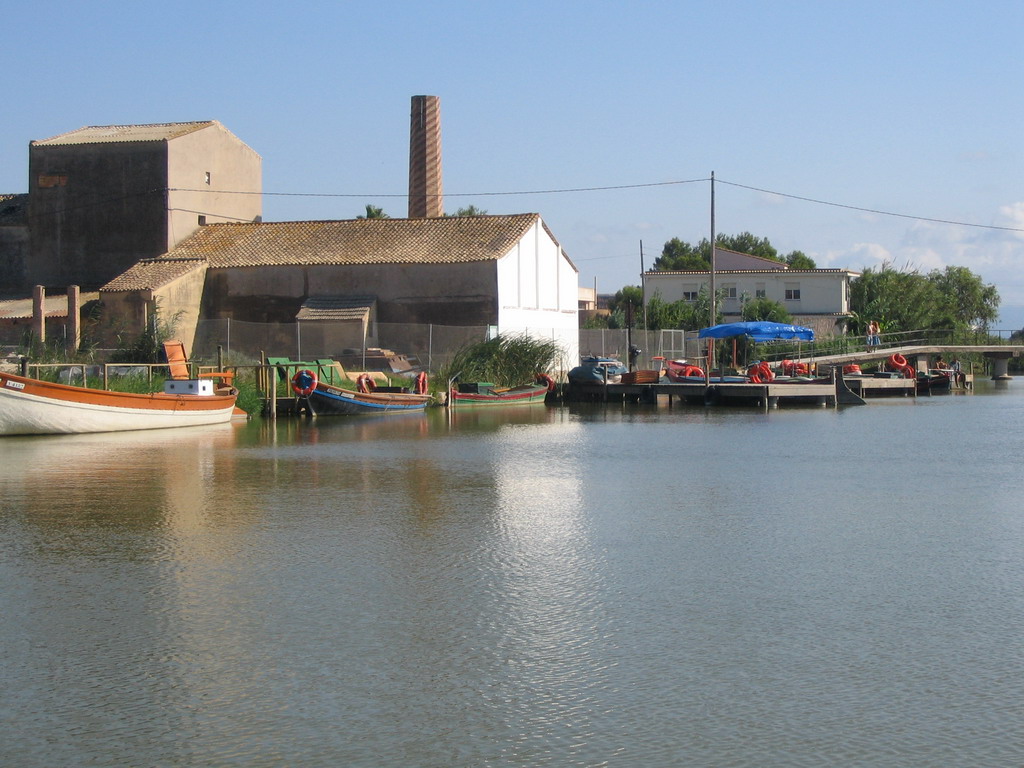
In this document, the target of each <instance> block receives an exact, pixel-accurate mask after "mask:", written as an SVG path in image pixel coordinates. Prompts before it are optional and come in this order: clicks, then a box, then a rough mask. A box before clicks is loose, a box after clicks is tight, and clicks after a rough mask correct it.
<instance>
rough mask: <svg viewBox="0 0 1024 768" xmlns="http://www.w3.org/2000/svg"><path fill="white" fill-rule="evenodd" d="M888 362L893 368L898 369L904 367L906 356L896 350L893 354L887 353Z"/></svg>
mask: <svg viewBox="0 0 1024 768" xmlns="http://www.w3.org/2000/svg"><path fill="white" fill-rule="evenodd" d="M889 363H890V365H892V367H893V368H895V369H896V370H897V371H898V370H900V369H902V368H905V367H906V365H907V358H905V357H904V356H903V355H901V354H900V353H899V352H896V353H895V354H892V355H889Z"/></svg>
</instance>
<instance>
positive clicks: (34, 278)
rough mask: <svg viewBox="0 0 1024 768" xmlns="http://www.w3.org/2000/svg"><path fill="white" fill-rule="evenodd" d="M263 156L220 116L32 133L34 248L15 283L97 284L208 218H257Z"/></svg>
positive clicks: (31, 233) (86, 286)
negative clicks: (49, 135)
mask: <svg viewBox="0 0 1024 768" xmlns="http://www.w3.org/2000/svg"><path fill="white" fill-rule="evenodd" d="M261 162H262V161H261V159H260V156H259V155H257V154H256V153H255V152H254V151H253V150H252V149H250V148H249V147H248V146H247V145H246V144H244V143H243V142H242V141H240V140H239V139H238V138H237V137H235V136H234V135H233V134H232V133H231V132H230V131H228V130H227V129H226V128H225V127H224V126H223V125H221V124H220V123H219V122H217V121H216V120H208V121H202V122H187V123H161V124H157V125H107V126H91V127H86V128H79V129H78V130H75V131H71V132H69V133H62V134H60V135H59V136H54V137H52V138H49V139H43V140H41V141H33V142H31V144H30V145H29V193H28V197H29V206H28V219H29V256H28V259H27V261H26V263H25V264H24V274H23V275H21V276H20V278H21V280H20V283H19V284H18V285H16V286H12V288H15V289H20V290H21V291H26V290H28V289H30V288H31V286H33V285H37V284H38V285H43V286H46V287H47V288H57V289H63V288H64V287H65V286H68V285H72V284H74V285H80V286H82V287H83V288H84V289H87V290H88V289H95V288H98V287H99V286H101V285H103V284H104V283H106V282H108V281H109V280H111V279H113V278H114V277H116V276H117V275H119V274H121V273H122V272H124V271H125V270H126V269H128V268H129V267H131V266H132V265H133V264H135V263H136V262H137V261H138V260H139V259H144V258H149V257H153V256H159V255H160V254H163V253H167V251H169V250H171V249H173V248H174V247H175V246H176V245H177V244H178V243H180V242H181V241H182V240H184V239H186V238H187V237H189V236H190V235H192V234H193V233H194V232H195V231H196V230H197V229H198V228H199V227H200V226H202V225H203V224H210V223H214V222H224V221H253V220H258V219H259V217H260V212H261V207H262V201H261V196H260V193H261V191H262V176H261V173H262V171H261Z"/></svg>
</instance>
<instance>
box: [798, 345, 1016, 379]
mask: <svg viewBox="0 0 1024 768" xmlns="http://www.w3.org/2000/svg"><path fill="white" fill-rule="evenodd" d="M1022 353H1024V345H1021V344H978V345H957V344H917V345H906V346H894V347H885V348H884V349H881V348H880V349H875V350H872V351H870V352H869V351H867V350H865V351H862V352H846V353H844V354H839V355H815V356H814V357H808V356H806V355H801V356H799V357H793V358H791V359H793V360H799V361H802V362H815V363H834V364H838V365H848V364H850V363H857V364H858V365H861V364H864V363H876V362H880V361H882V360H885V359H886V358H888V357H889V356H890V355H895V354H900V355H903V357H905V358H906V359H907V362H908V363H909V364H910V365H913V366H914V367H915V368H916V369H917V370H919V371H923V370H926V369H928V368H932V367H934V366H933V365H932V362H933V358H934V357H935V356H937V355H943V356H945V357H946V363H947V364H948V363H949V360H950V359H951V358H953V357H962V356H964V355H978V354H980V355H984V356H985V357H986V358H987V359H989V360H991V361H992V380H993V381H1006V380H1008V379H1011V378H1013V377H1012V376H1010V374H1009V373H1008V371H1009V362H1010V358H1012V357H1020V356H1021V354H1022Z"/></svg>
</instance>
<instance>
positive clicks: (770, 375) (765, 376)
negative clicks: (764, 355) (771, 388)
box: [758, 361, 775, 383]
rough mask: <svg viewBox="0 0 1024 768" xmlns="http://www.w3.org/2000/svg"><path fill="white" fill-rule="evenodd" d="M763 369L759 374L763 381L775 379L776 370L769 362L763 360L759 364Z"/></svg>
mask: <svg viewBox="0 0 1024 768" xmlns="http://www.w3.org/2000/svg"><path fill="white" fill-rule="evenodd" d="M758 368H760V369H761V373H760V374H758V376H759V378H760V379H761V381H762V382H764V383H767V382H769V381H775V371H773V370H772V368H771V366H770V365H768V363H766V362H764V361H762V362H761V364H760V365H759V366H758Z"/></svg>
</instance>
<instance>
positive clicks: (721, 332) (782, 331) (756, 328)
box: [698, 320, 814, 341]
mask: <svg viewBox="0 0 1024 768" xmlns="http://www.w3.org/2000/svg"><path fill="white" fill-rule="evenodd" d="M732 336H749V337H750V338H751V339H753V340H754V341H776V340H779V339H798V340H800V341H814V331H812V330H811V329H810V328H804V327H803V326H802V325H787V324H786V323H772V322H768V321H767V320H757V321H751V322H747V323H723V324H722V325H713V326H711V327H710V328H702V329H701V331H700V333H699V334H698V338H701V339H728V338H730V337H732Z"/></svg>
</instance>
